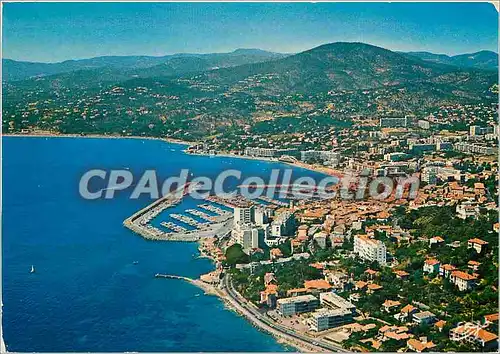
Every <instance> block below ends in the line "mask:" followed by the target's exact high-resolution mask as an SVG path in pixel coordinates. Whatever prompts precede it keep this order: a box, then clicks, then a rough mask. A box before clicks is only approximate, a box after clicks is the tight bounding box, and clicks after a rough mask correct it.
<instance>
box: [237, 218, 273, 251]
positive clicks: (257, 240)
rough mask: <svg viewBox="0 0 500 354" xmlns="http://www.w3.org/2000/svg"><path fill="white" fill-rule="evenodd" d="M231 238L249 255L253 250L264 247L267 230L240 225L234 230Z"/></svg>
mask: <svg viewBox="0 0 500 354" xmlns="http://www.w3.org/2000/svg"><path fill="white" fill-rule="evenodd" d="M231 236H232V238H233V240H234V242H236V243H239V244H240V245H241V246H242V248H243V251H244V252H245V253H248V252H249V251H250V250H251V249H254V248H262V247H263V244H264V240H265V238H266V228H264V227H261V226H254V225H250V224H243V225H238V226H236V227H235V228H234V229H233V230H232V232H231Z"/></svg>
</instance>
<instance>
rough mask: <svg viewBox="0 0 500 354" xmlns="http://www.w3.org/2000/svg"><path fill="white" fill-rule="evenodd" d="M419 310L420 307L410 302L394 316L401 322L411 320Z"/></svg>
mask: <svg viewBox="0 0 500 354" xmlns="http://www.w3.org/2000/svg"><path fill="white" fill-rule="evenodd" d="M417 311H418V309H417V308H416V307H415V306H413V305H410V304H408V305H406V306H404V307H403V308H402V309H401V310H400V311H399V313H398V314H397V315H395V316H394V318H396V319H397V320H398V321H400V322H409V321H410V320H411V319H412V317H413V314H414V313H416V312H417Z"/></svg>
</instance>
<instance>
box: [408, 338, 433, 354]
mask: <svg viewBox="0 0 500 354" xmlns="http://www.w3.org/2000/svg"><path fill="white" fill-rule="evenodd" d="M406 346H407V347H408V349H410V351H414V352H417V353H422V352H424V351H426V350H428V349H431V348H434V347H435V346H436V345H435V344H434V343H432V341H431V342H428V341H427V339H424V340H418V339H415V338H411V339H408V341H407V342H406Z"/></svg>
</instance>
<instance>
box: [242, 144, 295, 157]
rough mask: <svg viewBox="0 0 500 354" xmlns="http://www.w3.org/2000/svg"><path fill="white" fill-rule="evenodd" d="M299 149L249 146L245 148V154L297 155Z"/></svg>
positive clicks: (268, 155)
mask: <svg viewBox="0 0 500 354" xmlns="http://www.w3.org/2000/svg"><path fill="white" fill-rule="evenodd" d="M297 152H298V151H297V149H270V148H259V147H247V148H245V155H248V156H256V157H269V158H277V157H280V156H283V155H292V156H294V155H297Z"/></svg>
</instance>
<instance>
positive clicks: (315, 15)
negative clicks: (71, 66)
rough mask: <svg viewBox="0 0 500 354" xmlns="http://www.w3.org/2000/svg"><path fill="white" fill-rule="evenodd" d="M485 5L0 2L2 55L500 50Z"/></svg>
mask: <svg viewBox="0 0 500 354" xmlns="http://www.w3.org/2000/svg"><path fill="white" fill-rule="evenodd" d="M497 40H498V13H497V11H496V10H495V8H494V7H493V5H491V4H486V3H437V4H436V3H392V4H390V3H316V4H310V3H4V4H3V57H4V58H12V59H16V60H27V61H43V62H55V61H62V60H66V59H80V58H89V57H95V56H101V55H164V54H172V53H178V52H191V53H195V52H196V53H208V52H225V51H232V50H234V49H236V48H261V49H266V50H271V51H277V52H298V51H302V50H305V49H309V48H312V47H315V46H317V45H320V44H324V43H329V42H337V41H349V42H353V41H357V42H358V41H359V42H366V43H370V44H374V45H378V46H382V47H385V48H388V49H392V50H403V51H410V50H413V51H417V50H418V51H432V52H435V53H446V54H459V53H467V52H475V51H479V50H483V49H488V50H494V51H498V47H497Z"/></svg>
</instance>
